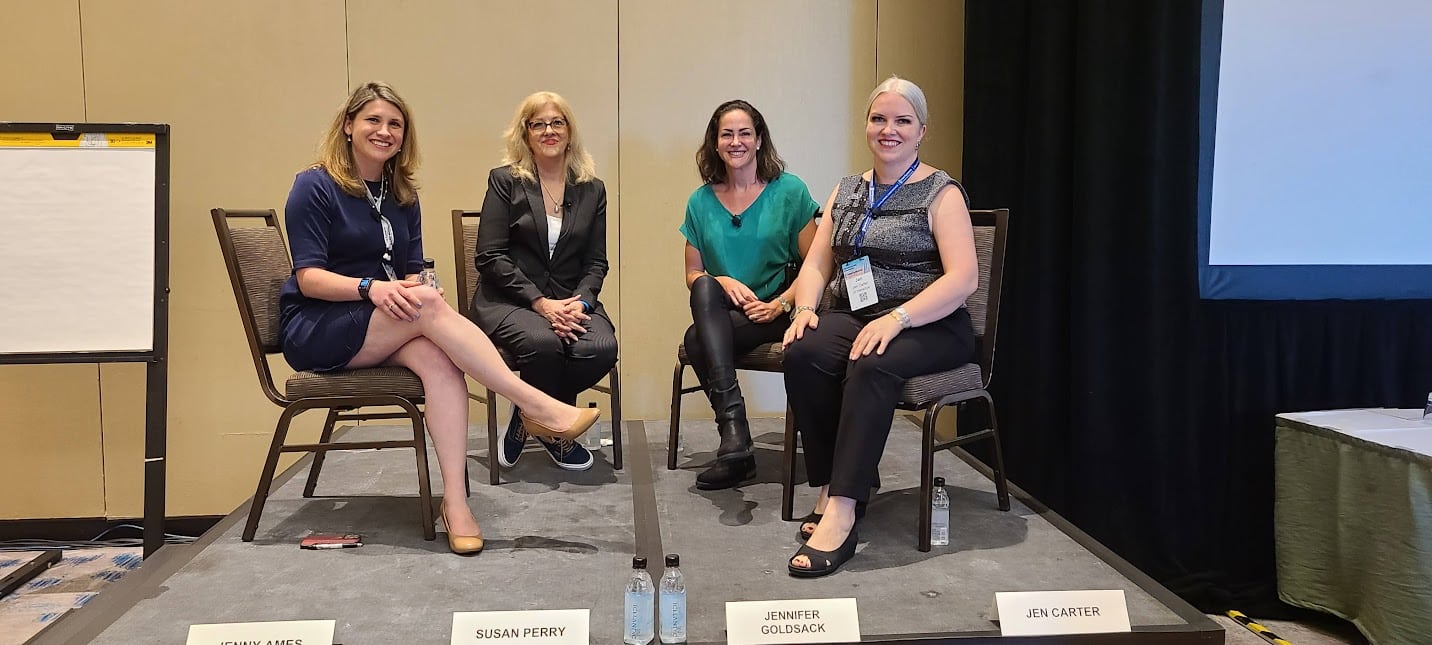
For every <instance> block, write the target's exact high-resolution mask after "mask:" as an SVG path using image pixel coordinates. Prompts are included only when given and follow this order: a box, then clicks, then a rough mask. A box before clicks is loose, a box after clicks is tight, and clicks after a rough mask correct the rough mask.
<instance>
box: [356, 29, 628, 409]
mask: <svg viewBox="0 0 1432 645" xmlns="http://www.w3.org/2000/svg"><path fill="white" fill-rule="evenodd" d="M395 15H400V16H401V19H397V20H395V19H394V16H395ZM348 29H349V41H348V49H349V74H350V76H351V79H352V84H353V85H357V84H358V83H361V82H364V81H368V80H383V81H386V82H388V83H390V84H392V85H393V87H394V88H395V89H397V90H398V92H399V93H400V94H402V96H403V98H404V99H406V100H407V101H408V102H409V103H410V104H411V107H412V110H413V116H414V122H415V124H416V125H417V128H416V130H417V132H418V137H419V143H420V145H421V147H422V150H421V151H422V155H423V165H422V168H421V169H420V170H419V181H421V183H422V203H423V248H424V252H425V253H426V254H427V255H428V256H429V257H432V258H434V259H436V260H437V265H438V272H439V276H440V277H441V278H442V279H443V280H444V281H445V282H446V284H447V285H449V288H448V295H447V297H448V301H449V302H450V303H452V304H453V305H454V306H456V305H457V300H456V297H455V296H456V293H457V290H456V288H455V287H456V285H457V282H456V262H455V259H454V257H453V248H452V225H451V215H450V212H451V211H452V210H453V209H455V208H461V209H467V210H478V209H480V208H481V207H482V199H483V196H484V195H485V194H486V192H487V172H488V170H490V169H492V168H493V167H495V166H497V165H498V164H499V163H500V162H501V160H502V150H503V141H502V136H501V135H502V130H503V129H504V128H505V127H507V123H508V121H509V120H510V119H511V118H512V113H513V111H514V110H515V109H516V107H517V103H518V102H519V101H521V100H522V98H523V97H525V96H527V95H528V94H531V93H532V92H536V91H539V90H550V91H554V92H557V93H558V94H561V95H562V96H563V97H564V98H566V99H567V101H568V103H570V104H571V105H572V111H573V113H574V116H575V117H576V121H577V123H578V125H579V127H580V128H581V134H582V138H583V142H584V143H585V145H586V146H587V149H588V150H589V151H590V152H591V153H592V156H593V158H594V159H595V160H596V164H597V174H598V176H599V177H601V178H602V179H603V181H604V182H605V183H606V184H607V256H608V261H609V262H610V264H611V269H610V271H609V273H608V274H607V279H606V282H605V284H604V285H603V289H602V294H601V298H602V302H603V303H604V304H605V305H606V308H607V312H608V313H609V314H610V315H611V316H612V318H613V321H614V322H616V323H617V329H618V334H619V336H621V337H623V338H624V337H625V334H621V328H622V325H621V322H620V311H621V306H620V297H619V295H620V290H619V288H618V287H619V285H620V271H619V266H620V262H619V258H620V246H619V243H620V241H621V238H620V236H619V234H618V231H619V230H620V229H619V224H620V222H621V220H620V218H619V214H620V213H621V201H620V199H619V195H618V193H617V2H616V0H601V1H589V2H570V1H568V0H531V1H528V2H521V3H514V2H505V1H504V2H499V1H496V0H481V1H477V2H473V1H468V0H442V1H431V2H416V1H408V2H393V1H392V0H350V2H348ZM393 43H403V44H404V45H403V47H402V48H396V47H394V46H393ZM623 355H625V347H623ZM474 387H475V386H474ZM593 400H596V401H599V402H600V405H603V406H605V405H606V397H605V396H603V397H601V398H597V399H593ZM470 412H471V416H472V418H473V419H474V420H475V421H479V422H481V420H482V419H484V418H485V412H484V411H483V409H482V406H480V405H473V406H472V408H471V411H470ZM507 412H508V409H507V407H505V405H504V407H501V408H500V410H499V414H500V415H504V418H505V415H506V414H507Z"/></svg>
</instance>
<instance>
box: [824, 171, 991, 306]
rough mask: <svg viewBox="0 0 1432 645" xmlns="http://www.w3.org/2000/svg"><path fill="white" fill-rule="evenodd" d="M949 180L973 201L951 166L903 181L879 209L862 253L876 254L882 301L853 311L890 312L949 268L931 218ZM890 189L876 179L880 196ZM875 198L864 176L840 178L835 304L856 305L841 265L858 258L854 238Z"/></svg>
mask: <svg viewBox="0 0 1432 645" xmlns="http://www.w3.org/2000/svg"><path fill="white" fill-rule="evenodd" d="M949 184H953V185H954V186H955V188H958V189H959V191H960V194H961V195H964V196H965V203H966V204H968V203H969V196H968V194H966V193H965V188H964V186H961V185H960V183H959V182H957V181H955V180H954V179H953V178H951V177H950V176H949V175H948V174H946V173H945V171H943V170H937V171H935V173H934V174H932V175H930V176H929V177H926V178H924V179H921V180H920V181H915V182H910V183H907V184H905V185H904V186H901V187H900V189H899V190H898V191H896V192H895V194H894V195H891V196H890V198H889V199H888V200H886V201H885V204H884V205H883V206H881V207H880V210H878V211H876V212H875V213H874V217H873V218H871V221H870V225H869V226H868V227H867V228H866V231H865V239H864V240H863V241H862V244H861V255H866V256H869V257H870V269H871V274H872V275H873V276H874V278H875V294H876V296H877V297H878V298H879V301H878V302H876V303H875V304H873V305H869V306H867V307H864V308H862V309H860V310H859V311H855V312H852V313H854V314H855V315H856V316H858V317H860V318H864V319H867V320H872V319H874V318H877V317H879V316H883V315H885V314H888V313H890V312H891V311H893V310H894V309H895V308H896V307H899V306H900V305H902V304H904V303H905V301H907V300H909V299H911V298H914V297H915V295H916V294H918V293H920V291H922V290H924V288H925V287H928V286H930V283H932V282H934V281H935V280H936V279H937V278H939V277H940V276H941V275H943V274H944V272H945V269H944V265H943V264H942V263H941V262H940V251H939V249H938V248H936V246H935V234H934V232H933V231H931V230H930V219H929V218H930V204H932V203H934V201H935V196H936V195H938V194H939V192H940V190H941V189H943V188H944V187H945V186H946V185H949ZM887 190H890V185H889V184H876V185H875V194H876V197H877V198H879V196H880V195H883V194H885V191H887ZM869 202H870V189H869V186H868V182H866V180H865V179H864V178H863V177H861V176H860V175H851V176H849V177H846V178H844V179H841V180H840V187H839V188H838V189H837V191H836V194H835V202H834V203H833V204H832V205H831V217H832V218H833V219H832V220H831V223H832V225H833V226H834V229H833V231H832V233H831V250H832V251H833V255H834V257H835V270H834V273H835V278H834V279H833V280H831V282H830V286H829V289H830V291H831V293H830V296H831V306H832V309H833V310H835V311H851V309H850V301H849V299H848V297H847V295H846V291H845V274H844V272H842V271H841V270H840V267H841V265H842V264H844V263H846V262H849V261H851V260H853V259H855V258H856V254H855V247H854V240H855V237H856V235H857V234H858V232H859V231H860V221H861V220H862V219H864V217H865V209H866V205H867V204H869Z"/></svg>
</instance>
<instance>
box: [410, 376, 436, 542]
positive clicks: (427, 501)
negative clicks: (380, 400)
mask: <svg viewBox="0 0 1432 645" xmlns="http://www.w3.org/2000/svg"><path fill="white" fill-rule="evenodd" d="M403 403H404V405H403V406H402V407H403V409H404V410H407V412H408V417H409V418H411V419H412V420H413V452H415V453H417V469H418V521H419V522H422V525H423V539H424V540H435V539H437V531H436V530H435V529H433V523H434V520H433V489H432V477H431V476H430V475H429V474H428V443H427V438H426V437H425V436H424V435H423V432H424V429H423V428H424V426H423V413H422V412H421V411H419V410H418V407H417V406H415V405H413V404H412V403H409V402H407V401H404V402H403Z"/></svg>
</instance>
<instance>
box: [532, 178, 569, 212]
mask: <svg viewBox="0 0 1432 645" xmlns="http://www.w3.org/2000/svg"><path fill="white" fill-rule="evenodd" d="M537 184H538V185H540V186H542V193H543V194H545V195H547V199H549V200H551V202H552V215H553V216H554V217H555V216H559V215H561V214H562V201H561V200H559V199H557V198H556V197H555V196H553V195H552V191H550V190H548V189H547V182H545V181H542V173H540V172H539V173H537ZM566 194H567V191H566V189H565V187H564V189H563V191H562V195H563V196H566Z"/></svg>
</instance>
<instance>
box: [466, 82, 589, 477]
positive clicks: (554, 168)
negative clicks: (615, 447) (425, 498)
mask: <svg viewBox="0 0 1432 645" xmlns="http://www.w3.org/2000/svg"><path fill="white" fill-rule="evenodd" d="M503 137H504V138H505V139H506V142H507V153H506V155H505V157H504V158H503V165H501V166H499V167H497V168H494V169H492V171H491V172H490V173H488V176H487V197H486V199H484V200H483V202H482V219H481V223H480V224H478V236H477V253H476V257H475V258H474V261H475V262H476V264H477V270H478V273H479V274H480V282H479V286H478V289H477V291H476V293H475V294H474V295H473V302H472V316H473V322H475V323H477V326H478V327H480V328H481V329H482V331H484V332H486V333H487V335H488V336H490V337H491V338H492V340H493V342H494V343H496V344H497V345H498V346H500V347H503V348H505V349H506V350H507V351H509V352H510V353H512V354H513V355H514V356H515V357H516V359H517V368H518V369H519V371H520V372H521V376H522V380H524V381H526V382H527V383H529V384H531V385H532V386H533V387H536V388H537V389H539V390H542V391H543V392H546V393H547V394H549V395H551V396H552V397H553V398H555V399H557V400H559V401H564V402H566V403H576V401H577V394H579V393H580V392H581V391H582V390H585V389H587V388H589V387H591V386H592V385H594V384H596V382H597V381H599V380H601V378H602V376H603V375H605V374H606V373H608V372H610V371H611V369H612V366H613V365H615V364H616V360H617V340H616V330H615V329H614V328H613V326H612V322H611V319H610V318H608V317H607V313H606V310H605V309H603V308H602V303H601V301H600V300H598V299H597V294H599V293H600V292H601V290H602V281H603V280H604V279H605V278H606V276H607V189H606V186H605V185H603V184H602V180H600V179H597V177H596V174H595V165H594V164H593V163H592V156H591V155H590V154H589V153H588V152H587V151H586V149H585V148H583V147H582V139H581V137H580V136H579V134H578V130H577V126H576V123H575V120H574V119H573V118H572V109H571V107H570V106H568V105H567V101H566V100H565V99H563V98H562V97H561V96H559V95H557V94H556V93H553V92H537V93H535V94H532V95H530V96H528V97H527V98H525V99H523V100H522V103H521V104H520V105H518V106H517V112H516V113H515V114H514V115H513V117H512V123H511V124H509V125H508V127H507V130H506V131H505V132H504V133H503ZM527 436H528V434H527V432H526V431H525V429H524V428H523V426H522V421H521V418H520V417H519V416H518V415H516V414H514V415H513V416H512V422H511V423H510V424H508V427H507V433H506V435H505V436H504V438H503V441H502V446H501V449H500V451H499V455H498V461H499V462H500V463H501V464H502V465H503V466H506V467H511V466H512V465H514V464H516V463H517V459H518V457H520V456H521V455H522V449H523V447H524V446H525V444H526V441H527ZM538 440H539V441H540V442H541V443H542V444H543V446H544V447H545V448H546V449H547V452H548V454H549V455H551V457H552V460H553V461H554V462H555V463H556V464H557V465H558V466H560V467H562V468H565V469H567V470H586V469H588V468H591V466H592V462H593V459H592V454H591V452H589V451H588V450H587V449H586V448H584V447H582V445H581V444H580V443H576V442H574V441H568V440H561V439H548V438H546V437H538Z"/></svg>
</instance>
